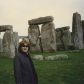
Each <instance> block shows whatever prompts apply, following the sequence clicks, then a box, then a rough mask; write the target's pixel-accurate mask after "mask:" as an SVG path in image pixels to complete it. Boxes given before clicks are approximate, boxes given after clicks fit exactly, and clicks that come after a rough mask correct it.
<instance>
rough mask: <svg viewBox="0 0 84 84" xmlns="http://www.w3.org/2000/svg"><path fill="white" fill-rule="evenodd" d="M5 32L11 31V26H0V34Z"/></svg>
mask: <svg viewBox="0 0 84 84" xmlns="http://www.w3.org/2000/svg"><path fill="white" fill-rule="evenodd" d="M6 30H10V31H13V27H12V25H1V26H0V32H5V31H6Z"/></svg>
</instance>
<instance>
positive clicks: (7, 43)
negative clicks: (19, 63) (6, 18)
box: [3, 30, 15, 58]
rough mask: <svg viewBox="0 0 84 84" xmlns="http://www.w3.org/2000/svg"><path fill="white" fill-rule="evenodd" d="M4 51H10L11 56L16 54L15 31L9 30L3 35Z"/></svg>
mask: <svg viewBox="0 0 84 84" xmlns="http://www.w3.org/2000/svg"><path fill="white" fill-rule="evenodd" d="M3 51H4V52H7V53H9V55H10V57H11V58H13V57H14V56H15V45H14V37H13V32H12V31H9V30H7V31H6V32H5V33H4V36H3Z"/></svg>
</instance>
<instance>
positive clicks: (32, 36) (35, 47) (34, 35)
mask: <svg viewBox="0 0 84 84" xmlns="http://www.w3.org/2000/svg"><path fill="white" fill-rule="evenodd" d="M39 35H40V31H39V26H38V25H29V28H28V38H29V40H30V43H31V48H30V50H31V51H41V50H40V46H39V44H40V41H39Z"/></svg>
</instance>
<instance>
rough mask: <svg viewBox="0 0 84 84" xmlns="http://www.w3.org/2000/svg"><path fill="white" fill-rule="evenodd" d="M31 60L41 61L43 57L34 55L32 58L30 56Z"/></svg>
mask: <svg viewBox="0 0 84 84" xmlns="http://www.w3.org/2000/svg"><path fill="white" fill-rule="evenodd" d="M32 58H33V59H34V60H43V56H42V55H34V56H32Z"/></svg>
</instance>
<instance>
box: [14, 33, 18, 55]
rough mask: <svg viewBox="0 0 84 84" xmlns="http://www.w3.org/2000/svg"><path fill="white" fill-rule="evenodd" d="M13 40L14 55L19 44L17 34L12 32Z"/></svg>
mask: <svg viewBox="0 0 84 84" xmlns="http://www.w3.org/2000/svg"><path fill="white" fill-rule="evenodd" d="M13 38H14V45H15V54H16V53H17V52H18V43H19V36H18V32H13Z"/></svg>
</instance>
